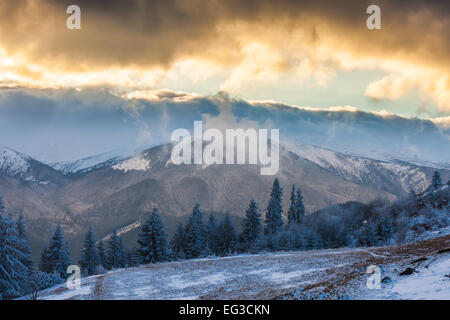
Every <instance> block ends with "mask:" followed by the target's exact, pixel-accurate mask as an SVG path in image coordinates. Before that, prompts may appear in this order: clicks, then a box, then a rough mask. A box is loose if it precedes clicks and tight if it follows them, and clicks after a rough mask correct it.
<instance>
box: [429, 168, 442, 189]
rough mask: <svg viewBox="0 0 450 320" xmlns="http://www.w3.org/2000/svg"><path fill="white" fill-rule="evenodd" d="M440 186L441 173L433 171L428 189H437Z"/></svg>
mask: <svg viewBox="0 0 450 320" xmlns="http://www.w3.org/2000/svg"><path fill="white" fill-rule="evenodd" d="M441 187H442V179H441V174H440V173H439V172H438V171H435V172H434V173H433V177H432V178H431V184H430V187H429V189H430V191H436V190H439V189H440V188H441Z"/></svg>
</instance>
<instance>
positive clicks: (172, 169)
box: [0, 140, 450, 257]
mask: <svg viewBox="0 0 450 320" xmlns="http://www.w3.org/2000/svg"><path fill="white" fill-rule="evenodd" d="M172 147H173V145H172V144H162V145H158V146H154V147H151V148H148V149H145V150H141V151H137V152H136V153H135V154H133V155H126V154H121V153H120V151H114V152H111V153H106V154H101V155H98V156H93V157H88V158H84V159H81V160H77V161H74V162H65V163H56V164H55V163H53V164H51V165H50V164H45V163H43V162H40V161H38V160H36V159H33V158H32V157H30V156H27V155H25V154H22V153H20V152H17V151H14V150H11V149H9V148H0V195H2V196H3V197H4V201H5V203H6V207H7V208H8V209H9V210H11V211H12V212H13V213H17V212H19V211H22V212H23V213H24V215H25V218H26V221H27V222H28V229H29V232H30V235H31V238H32V240H33V241H32V243H33V248H32V251H33V254H34V256H35V257H37V256H38V254H39V252H40V250H41V249H42V247H43V245H44V243H45V242H46V241H48V238H49V237H50V235H51V234H52V232H53V231H54V228H55V227H56V225H57V223H61V225H62V226H63V228H64V230H65V232H66V236H67V237H68V239H69V240H70V242H71V249H72V253H73V254H75V255H76V253H77V252H78V251H79V248H80V245H81V240H82V237H83V236H84V233H85V231H86V230H87V227H88V226H89V225H91V226H93V228H94V231H95V233H96V235H97V237H99V238H102V237H108V234H110V233H111V232H112V230H114V229H116V228H118V231H119V233H121V234H124V239H125V242H129V243H130V244H132V245H135V244H134V243H132V242H133V241H134V235H135V234H136V232H137V229H138V227H139V226H140V222H141V221H142V219H144V218H145V213H146V212H148V211H149V210H151V209H152V208H153V207H154V206H157V207H158V208H159V209H160V213H161V214H162V216H163V219H164V222H165V224H166V226H167V228H168V231H169V234H171V233H172V232H173V231H174V229H175V227H176V225H177V223H179V222H180V221H183V220H184V219H186V217H187V215H189V214H190V212H191V210H192V207H193V206H194V205H195V204H196V203H200V204H201V208H202V209H203V210H204V211H206V212H209V211H213V212H216V213H217V215H219V216H220V215H221V214H222V213H224V212H229V213H230V214H231V215H232V216H233V217H234V219H235V221H236V222H237V219H238V218H239V217H242V216H243V215H244V213H245V209H246V208H247V206H248V203H249V201H250V199H252V198H253V199H255V200H256V202H257V203H258V205H259V207H260V209H261V211H263V210H264V208H265V206H266V205H267V200H268V195H269V193H270V189H271V185H272V182H273V179H274V178H275V177H277V178H279V180H280V183H281V185H282V187H283V188H284V199H283V200H284V201H283V204H284V207H285V209H287V205H288V202H289V194H290V188H291V185H292V184H295V185H296V186H297V187H300V188H301V189H302V192H303V196H304V201H305V206H306V209H307V212H308V213H312V212H314V211H316V210H320V209H322V208H325V207H327V206H330V205H333V204H336V203H343V202H347V201H360V202H369V201H371V200H375V199H377V198H383V199H386V200H388V201H392V200H395V199H396V198H399V197H402V196H404V195H406V194H407V193H408V192H410V190H414V191H415V192H420V191H423V190H424V189H425V188H426V187H427V186H428V184H429V181H430V178H431V175H432V173H433V171H434V170H438V171H440V172H441V175H442V177H443V178H444V179H448V177H450V171H449V170H448V169H445V168H433V167H431V166H423V165H417V164H413V163H409V162H406V161H401V160H390V161H380V160H374V159H370V158H366V157H362V156H356V155H350V154H344V153H339V152H335V151H332V150H328V149H325V148H322V147H318V146H313V145H310V144H306V143H304V142H301V141H299V140H282V142H281V145H280V170H279V172H278V174H277V175H276V176H262V175H260V170H259V167H258V166H257V165H210V166H202V165H174V164H173V163H172V162H171V157H170V155H171V149H172ZM445 181H446V180H445ZM243 186H245V187H243ZM236 225H237V224H236Z"/></svg>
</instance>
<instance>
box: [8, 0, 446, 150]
mask: <svg viewBox="0 0 450 320" xmlns="http://www.w3.org/2000/svg"><path fill="white" fill-rule="evenodd" d="M72 4H76V5H78V6H79V7H80V9H81V29H80V30H69V29H68V28H67V27H66V21H67V18H68V17H69V16H70V14H67V13H66V10H67V7H68V6H69V5H72ZM372 4H376V5H378V6H379V7H380V10H381V29H379V30H376V29H375V30H369V29H368V28H367V26H366V20H367V19H368V17H369V16H370V14H367V13H366V10H367V7H368V6H369V5H372ZM448 30H450V2H448V1H425V0H409V1H404V0H396V1H392V0H391V1H388V0H367V1H366V0H343V1H335V0H319V1H318V0H315V1H312V0H311V1H300V0H292V1H291V0H278V1H269V0H246V1H238V0H227V1H223V0H208V1H204V0H161V1H144V0H127V1H125V0H108V1H106V0H105V1H104V0H96V1H91V0H76V1H72V0H71V1H66V0H39V1H38V0H15V1H8V0H0V115H1V116H2V117H3V119H0V122H1V123H6V124H9V126H6V125H5V126H4V127H3V129H1V128H0V135H3V138H2V137H1V136H0V144H2V145H11V146H15V147H16V148H19V149H21V150H23V151H24V152H25V151H26V152H31V153H33V154H41V153H45V156H46V158H48V159H50V158H54V159H59V158H70V157H74V156H75V155H71V154H70V152H68V153H64V154H62V155H59V156H55V157H50V156H49V154H50V149H49V148H50V146H53V147H54V146H55V144H56V143H57V142H55V141H56V140H58V141H60V142H58V145H62V144H63V142H62V138H63V137H64V134H63V132H64V129H65V128H67V127H70V125H71V124H74V123H78V120H79V119H80V118H77V116H79V115H80V114H83V117H82V118H83V121H84V122H83V123H85V125H84V126H82V125H79V126H78V127H77V130H75V129H74V130H75V131H76V132H80V130H82V129H83V128H86V130H87V132H89V130H90V132H91V133H90V134H91V135H90V136H89V137H91V139H92V136H93V135H95V134H96V132H95V127H96V126H97V128H102V124H105V123H107V124H108V128H116V129H117V130H116V131H114V130H111V132H121V130H122V131H124V132H123V136H127V137H128V136H129V135H130V131H127V130H130V129H127V130H125V128H126V126H123V123H125V122H126V123H128V124H129V123H131V122H132V123H135V124H136V128H138V129H136V130H137V131H136V132H137V133H136V132H135V133H134V135H133V139H134V140H136V139H137V140H139V139H144V138H142V137H141V138H139V137H140V136H141V135H142V134H143V133H142V132H147V131H149V130H147V129H148V128H149V126H150V124H149V122H145V121H144V120H142V118H140V115H141V114H140V113H141V112H142V109H139V108H143V107H142V106H143V105H149V104H151V105H154V101H155V99H156V100H157V101H159V103H160V108H159V109H158V108H156V109H151V112H156V113H158V112H159V114H163V113H164V111H163V110H164V108H163V107H162V105H164V103H163V102H161V98H160V95H161V93H162V92H166V93H167V94H169V93H170V95H172V98H171V99H175V100H176V99H180V100H181V101H182V102H183V103H185V102H186V101H184V100H185V99H187V100H189V101H194V100H195V99H193V97H204V98H205V99H204V100H202V101H208V99H209V101H211V100H213V101H217V99H216V98H217V97H218V96H219V97H220V96H221V95H224V96H227V97H229V99H231V100H233V99H236V101H241V100H242V101H245V103H247V104H248V105H255V104H258V103H262V104H264V105H265V106H267V105H269V104H271V103H276V104H277V105H283V106H289V107H291V108H294V109H297V110H298V109H299V108H300V109H301V108H303V110H312V109H314V110H315V109H319V110H325V111H326V112H337V113H339V112H343V111H342V110H345V112H350V110H352V111H355V110H358V111H361V112H366V113H367V114H374V115H377V116H380V117H384V118H383V119H388V117H386V115H390V116H396V117H397V116H399V117H403V118H407V119H410V120H411V122H410V123H411V126H414V125H417V122H416V118H418V119H423V120H426V119H428V120H430V121H431V122H429V123H432V124H433V125H435V126H437V127H438V128H444V129H442V130H447V129H446V128H448V127H449V126H450V32H449V31H448ZM173 95H175V97H173ZM177 95H179V96H177ZM186 97H188V98H186ZM142 101H144V102H142ZM145 101H147V103H145ZM233 101H235V100H233ZM178 102H180V101H178ZM188 104H189V103H188ZM136 105H139V108H138V109H139V110H138V111H136V107H135V106H136ZM197 107H198V108H197V109H196V111H195V112H194V113H193V114H194V115H197V114H198V110H201V108H203V105H201V104H200V105H198V106H197ZM80 108H81V109H83V108H86V109H83V110H81V111H80ZM99 108H100V109H99ZM102 108H105V109H106V110H107V112H106V111H105V112H103V111H102V112H93V111H92V110H97V111H98V110H103V109H102ZM144 108H145V107H144ZM308 108H310V109H308ZM311 108H312V109H311ZM55 110H56V111H55ZM124 110H126V112H124ZM130 110H132V111H130ZM133 110H134V111H133ZM177 110H178V111H179V112H180V113H179V114H180V115H177V116H185V117H186V118H189V119H190V118H192V117H190V116H188V115H187V114H186V112H185V111H183V110H179V109H177ZM90 112H92V113H90ZM121 112H123V113H121ZM148 112H150V111H148ZM55 114H56V115H55ZM88 115H89V116H88ZM112 115H115V116H116V117H114V116H112ZM84 117H86V118H84ZM130 117H131V118H130ZM133 117H134V118H133ZM194 118H195V117H194ZM18 119H21V121H19V120H18ZM55 119H57V120H55ZM108 119H109V120H111V121H110V122H108ZM130 119H131V120H130ZM117 121H119V122H117ZM46 122H51V123H52V126H50V127H51V128H53V129H54V130H53V131H52V130H50V129H49V127H45V125H44V123H46ZM13 123H15V124H16V127H15V128H16V129H14V128H12V127H11V124H13ZM119 123H120V124H119ZM420 123H425V122H420ZM427 123H428V122H427ZM27 124H28V125H29V126H28V127H22V129H23V130H22V132H20V133H17V134H16V133H15V132H14V130H18V126H26V125H27ZM38 124H39V125H41V126H44V127H39V126H38ZM90 125H92V126H90ZM103 127H105V126H103ZM6 128H8V130H9V132H8V133H7V132H6V130H7V129H6ZM38 128H44V130H41V131H39V130H38ZM74 128H75V127H74ZM87 128H89V129H87ZM11 130H12V131H11ZM28 130H31V131H34V132H36V135H37V133H40V132H44V133H45V132H46V133H45V134H46V135H44V133H42V135H41V136H39V135H37V136H36V137H33V136H30V135H26V132H27V131H28ZM58 130H59V131H58ZM161 130H162V129H161ZM75 131H74V132H75ZM108 132H109V131H108ZM133 132H134V131H133ZM84 133H86V132H84V131H83V135H80V134H79V137H78V140H79V141H80V142H78V143H80V144H81V143H82V141H83V140H82V139H81V138H80V137H81V136H83V137H84V138H83V139H85V140H86V139H88V140H89V139H90V138H88V135H87V134H86V135H84ZM72 134H73V135H75V133H72ZM77 134H78V133H77ZM55 135H60V136H59V137H55ZM143 135H144V136H145V134H143ZM18 136H23V138H22V139H20V138H15V137H18ZM147 136H149V134H148V133H147ZM152 136H153V137H154V136H155V128H154V127H153V130H152ZM6 137H9V138H8V139H7V138H6ZM70 137H72V136H70ZM105 137H107V136H105ZM34 139H39V141H41V143H40V145H39V146H40V147H43V146H44V145H45V146H47V149H45V148H42V150H47V151H42V150H41V152H38V151H37V150H36V148H37V147H32V146H33V145H36V143H35V140H34ZM67 139H69V138H67ZM70 139H72V138H70ZM70 139H69V140H70ZM117 139H119V138H117ZM69 140H67V141H69ZM106 140H107V138H104V140H102V139H100V140H99V141H101V142H99V143H100V144H101V145H105V144H107V143H106V142H105V141H106ZM44 142H46V143H47V144H44ZM26 146H29V147H26ZM91 149H92V150H91ZM95 149H99V148H98V147H95V146H94V145H92V148H86V149H85V150H83V152H81V151H80V152H79V153H78V154H79V155H87V154H88V153H89V152H91V151H92V152H93V151H94V150H95ZM103 151H106V150H103Z"/></svg>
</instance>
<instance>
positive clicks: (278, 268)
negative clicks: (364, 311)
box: [39, 236, 450, 299]
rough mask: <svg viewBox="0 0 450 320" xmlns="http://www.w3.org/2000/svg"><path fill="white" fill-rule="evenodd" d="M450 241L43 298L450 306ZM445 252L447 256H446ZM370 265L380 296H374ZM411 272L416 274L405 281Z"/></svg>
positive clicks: (214, 267)
mask: <svg viewBox="0 0 450 320" xmlns="http://www.w3.org/2000/svg"><path fill="white" fill-rule="evenodd" d="M449 246H450V236H444V237H440V238H435V239H429V240H425V241H421V242H420V243H416V244H410V245H404V246H395V247H385V248H365V249H361V248H359V249H336V250H316V251H303V252H284V253H267V254H257V255H238V256H231V257H224V258H205V259H197V260H187V261H177V262H168V263H159V264H152V265H145V266H141V267H137V268H129V269H120V270H115V271H111V272H108V273H106V274H104V275H100V276H94V277H88V278H83V279H82V286H81V289H80V290H69V289H67V288H65V286H64V285H61V286H58V287H55V288H51V289H48V290H45V291H43V292H41V294H40V295H39V299H345V298H349V299H450V278H449V277H450V275H449V273H450V252H448V251H446V250H442V249H443V248H444V249H445V248H446V249H447V250H448V248H449ZM439 250H441V252H440V251H439ZM370 265H379V266H381V269H382V270H383V271H382V278H383V279H384V281H383V283H382V287H381V289H369V288H368V287H367V285H366V283H367V278H368V277H369V276H370V275H369V274H367V273H366V271H367V268H368V267H369V266H370ZM407 268H411V269H412V270H413V272H412V273H411V274H410V275H400V273H401V272H402V271H404V270H406V269H407Z"/></svg>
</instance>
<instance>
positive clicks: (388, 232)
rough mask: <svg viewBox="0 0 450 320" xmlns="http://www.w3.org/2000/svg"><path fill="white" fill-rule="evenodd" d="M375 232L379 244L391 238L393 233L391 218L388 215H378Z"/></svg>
mask: <svg viewBox="0 0 450 320" xmlns="http://www.w3.org/2000/svg"><path fill="white" fill-rule="evenodd" d="M376 232H377V240H378V241H377V242H378V243H381V244H388V242H389V240H390V239H391V238H392V234H393V233H394V226H393V223H392V218H391V217H390V216H389V215H387V214H383V215H382V216H381V217H380V219H379V221H378V225H377V228H376Z"/></svg>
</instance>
